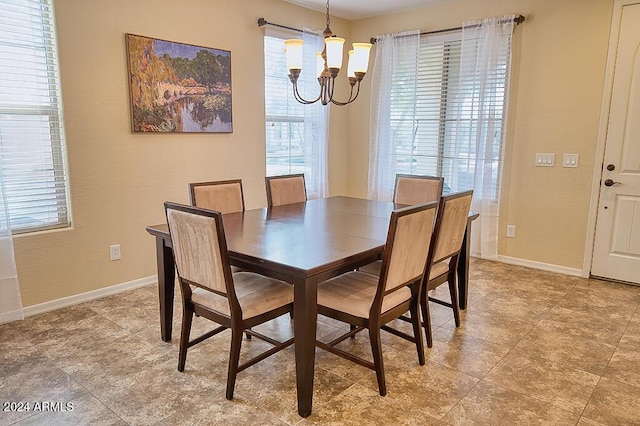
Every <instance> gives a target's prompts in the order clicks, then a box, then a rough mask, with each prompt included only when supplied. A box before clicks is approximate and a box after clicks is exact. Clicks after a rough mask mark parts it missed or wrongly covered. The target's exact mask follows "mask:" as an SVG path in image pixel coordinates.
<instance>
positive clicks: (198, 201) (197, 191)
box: [189, 179, 244, 214]
mask: <svg viewBox="0 0 640 426" xmlns="http://www.w3.org/2000/svg"><path fill="white" fill-rule="evenodd" d="M189 195H190V201H191V205H192V206H197V207H202V208H205V209H209V210H216V211H219V212H221V213H223V214H225V213H237V212H241V211H244V195H243V192H242V181H241V180H240V179H234V180H225V181H214V182H196V183H190V184H189Z"/></svg>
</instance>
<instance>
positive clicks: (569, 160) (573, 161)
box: [562, 154, 580, 167]
mask: <svg viewBox="0 0 640 426" xmlns="http://www.w3.org/2000/svg"><path fill="white" fill-rule="evenodd" d="M579 157H580V155H579V154H564V157H563V158H562V167H578V158H579Z"/></svg>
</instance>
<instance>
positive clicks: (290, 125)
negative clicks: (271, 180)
mask: <svg viewBox="0 0 640 426" xmlns="http://www.w3.org/2000/svg"><path fill="white" fill-rule="evenodd" d="M295 37H300V35H299V34H298V35H295ZM288 38H293V37H288ZM284 39H285V36H283V37H275V36H265V37H264V57H265V61H264V62H265V63H264V68H265V72H264V91H265V122H266V132H265V134H266V149H267V176H277V175H287V174H292V173H304V171H305V153H304V109H303V107H304V106H303V105H302V104H301V103H299V102H297V101H296V100H295V99H294V97H293V91H292V90H291V82H290V81H289V77H287V74H288V71H287V64H286V60H285V55H284V43H283V40H284Z"/></svg>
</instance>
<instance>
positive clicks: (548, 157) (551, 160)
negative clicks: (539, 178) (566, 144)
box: [536, 152, 556, 167]
mask: <svg viewBox="0 0 640 426" xmlns="http://www.w3.org/2000/svg"><path fill="white" fill-rule="evenodd" d="M555 160H556V154H554V153H551V152H538V153H537V154H536V166H537V167H553V166H554V164H555Z"/></svg>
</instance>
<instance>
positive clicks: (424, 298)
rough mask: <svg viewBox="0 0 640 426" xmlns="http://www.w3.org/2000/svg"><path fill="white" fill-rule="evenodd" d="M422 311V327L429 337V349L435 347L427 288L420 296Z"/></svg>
mask: <svg viewBox="0 0 640 426" xmlns="http://www.w3.org/2000/svg"><path fill="white" fill-rule="evenodd" d="M420 309H421V310H422V325H423V326H424V333H425V335H426V337H427V347H428V348H432V347H433V335H432V334H431V314H430V313H429V292H428V290H427V287H426V286H425V287H424V288H423V289H422V293H421V294H420Z"/></svg>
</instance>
